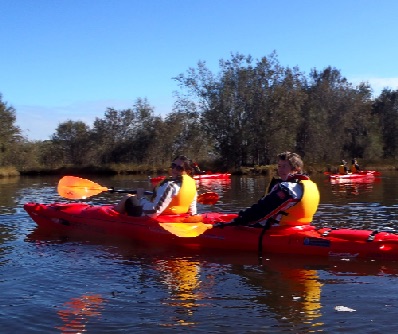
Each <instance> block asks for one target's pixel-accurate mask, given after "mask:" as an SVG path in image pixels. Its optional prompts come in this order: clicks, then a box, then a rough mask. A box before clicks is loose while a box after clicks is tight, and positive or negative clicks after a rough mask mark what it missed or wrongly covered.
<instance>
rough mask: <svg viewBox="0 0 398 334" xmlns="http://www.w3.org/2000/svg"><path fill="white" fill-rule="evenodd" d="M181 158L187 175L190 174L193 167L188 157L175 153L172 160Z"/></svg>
mask: <svg viewBox="0 0 398 334" xmlns="http://www.w3.org/2000/svg"><path fill="white" fill-rule="evenodd" d="M177 159H178V160H181V161H182V162H183V163H184V164H183V167H184V171H185V172H186V173H187V174H188V175H192V174H193V167H192V160H191V159H188V158H187V157H186V156H185V155H177V156H176V157H175V158H174V159H173V161H175V160H177Z"/></svg>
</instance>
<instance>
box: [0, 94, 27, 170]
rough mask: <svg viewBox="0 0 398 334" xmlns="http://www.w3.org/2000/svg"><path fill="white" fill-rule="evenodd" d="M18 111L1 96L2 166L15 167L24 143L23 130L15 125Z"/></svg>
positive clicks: (0, 132) (0, 137) (0, 155)
mask: <svg viewBox="0 0 398 334" xmlns="http://www.w3.org/2000/svg"><path fill="white" fill-rule="evenodd" d="M15 122H16V111H15V109H14V108H13V107H12V106H8V105H7V102H4V101H3V96H2V95H1V94H0V124H1V126H0V166H13V165H15V157H16V156H18V152H19V145H20V144H21V143H22V142H23V137H22V136H21V129H20V128H19V127H18V126H16V125H15Z"/></svg>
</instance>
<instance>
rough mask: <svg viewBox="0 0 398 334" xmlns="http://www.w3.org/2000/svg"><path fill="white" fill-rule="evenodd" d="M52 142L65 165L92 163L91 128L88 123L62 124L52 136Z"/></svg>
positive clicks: (70, 122)
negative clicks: (90, 154) (90, 156)
mask: <svg viewBox="0 0 398 334" xmlns="http://www.w3.org/2000/svg"><path fill="white" fill-rule="evenodd" d="M51 141H52V144H53V147H54V149H55V150H56V151H58V154H59V155H60V158H61V159H62V164H63V165H66V164H73V165H84V164H88V163H90V161H89V159H88V157H89V150H90V149H91V142H90V127H89V126H88V125H87V124H86V123H84V122H82V121H72V120H68V121H66V122H63V123H60V124H59V125H58V127H57V129H56V130H55V133H54V134H53V135H52V136H51Z"/></svg>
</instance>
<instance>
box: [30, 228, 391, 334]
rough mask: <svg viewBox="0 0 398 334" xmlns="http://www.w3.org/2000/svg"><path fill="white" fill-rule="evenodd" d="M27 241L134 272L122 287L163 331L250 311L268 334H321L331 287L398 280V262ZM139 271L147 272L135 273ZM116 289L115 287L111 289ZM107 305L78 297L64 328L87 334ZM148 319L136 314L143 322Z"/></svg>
mask: <svg viewBox="0 0 398 334" xmlns="http://www.w3.org/2000/svg"><path fill="white" fill-rule="evenodd" d="M28 240H29V241H30V242H34V243H36V245H39V244H41V245H48V246H50V245H51V244H52V243H54V244H57V245H62V244H65V245H68V244H73V245H74V247H79V244H80V245H81V247H83V248H84V247H86V246H87V245H92V246H94V247H95V248H93V247H90V248H91V254H90V256H92V257H93V259H92V261H90V263H91V264H92V266H93V268H92V270H93V271H94V272H98V269H96V267H98V266H99V267H100V268H101V267H103V266H104V265H105V264H106V263H108V265H112V264H115V263H117V264H118V265H117V266H114V267H113V268H114V270H116V272H115V277H120V276H122V273H125V272H126V268H127V267H128V273H129V274H128V275H123V277H124V279H123V280H122V284H124V285H131V284H133V285H134V291H136V292H135V293H136V294H137V293H138V294H139V295H140V305H141V307H142V308H145V309H147V308H148V307H150V308H153V312H156V311H158V312H159V313H157V315H156V316H155V318H156V319H157V320H156V321H157V323H158V324H159V326H161V327H170V328H173V329H176V328H178V327H185V326H187V327H189V328H191V329H192V328H198V329H199V328H201V327H200V326H203V321H204V318H203V315H204V314H205V315H209V314H217V316H216V318H217V319H219V321H222V319H228V323H229V324H228V326H229V327H228V328H234V327H235V326H236V328H239V326H241V325H242V323H245V321H247V318H245V319H246V320H245V319H243V318H240V316H239V314H240V313H241V311H242V310H247V312H249V313H250V312H254V313H255V317H254V318H253V321H254V322H255V323H256V324H257V326H260V323H259V319H262V320H261V326H262V328H264V330H266V329H272V328H279V329H280V330H281V331H294V332H297V333H303V332H308V331H322V330H324V329H325V326H326V325H325V322H327V321H329V322H330V320H327V319H328V318H327V316H326V315H325V310H324V306H325V305H328V299H327V298H326V299H325V297H324V291H323V289H324V288H325V286H329V290H330V286H333V285H343V284H352V282H353V281H354V282H357V283H358V282H360V279H359V277H362V276H363V277H372V276H373V277H374V276H382V277H390V278H392V277H398V263H394V262H388V263H382V262H377V261H354V260H344V259H339V260H337V259H336V260H333V259H325V258H315V257H298V256H294V255H291V256H275V255H272V256H268V255H269V254H265V260H264V261H263V262H262V264H260V265H259V264H258V259H257V258H256V255H255V254H245V253H230V252H228V251H227V250H225V251H220V250H218V251H217V252H214V251H210V250H209V251H206V250H203V251H201V252H197V251H193V250H187V249H183V250H181V249H176V248H173V247H162V248H154V247H149V246H148V245H144V244H143V245H137V244H132V243H127V242H119V241H116V240H110V239H108V240H104V241H103V242H100V241H99V240H91V241H90V242H88V241H87V240H86V239H84V238H83V239H79V238H77V237H73V238H72V237H68V238H61V237H59V236H51V235H49V234H48V233H46V231H43V232H41V230H40V229H39V228H37V229H35V231H34V232H33V233H32V234H30V235H29V238H28ZM66 249H68V248H66ZM58 251H61V252H62V248H59V247H58ZM122 267H126V268H125V269H123V268H122ZM137 268H141V269H140V270H137V271H135V270H136V269H137ZM133 272H134V275H133ZM55 279H57V278H56V277H55ZM80 279H81V280H82V281H83V282H87V280H88V279H90V277H85V276H84V275H81V276H80ZM132 280H133V281H132ZM376 282H377V281H376ZM116 283H117V282H113V283H112V289H115V288H114V287H113V286H114V285H115V284H116ZM357 283H356V284H357ZM368 284H370V282H369V283H368ZM116 286H117V285H116ZM118 290H121V288H120V287H118ZM332 290H334V289H333V288H332ZM122 291H123V290H122ZM122 291H121V292H118V293H117V295H118V296H117V297H116V299H114V300H113V302H112V303H113V304H117V303H118V302H119V303H123V304H124V303H128V299H129V298H131V296H130V295H125V296H124V297H123V292H122ZM146 293H148V294H149V295H145V294H146ZM329 293H330V292H329ZM124 294H125V293H124ZM119 295H120V297H119ZM159 301H160V303H159ZM105 303H106V301H105V298H104V297H102V294H100V293H98V292H94V293H90V294H87V293H85V294H84V295H82V296H81V297H78V298H72V299H71V300H69V301H67V302H66V303H65V304H63V306H62V310H61V311H59V312H58V315H59V316H60V317H61V319H62V320H63V322H64V324H63V326H62V327H59V329H61V330H63V331H64V332H72V333H78V332H79V330H80V332H83V331H84V329H85V328H86V326H87V324H88V323H90V324H91V322H93V321H96V320H95V319H96V318H98V317H99V316H100V314H101V312H102V311H103V310H104V304H105ZM329 303H330V301H329ZM354 303H355V302H354V301H353V300H352V298H346V300H344V301H343V302H342V301H341V300H340V302H339V303H338V304H336V305H332V306H333V307H338V308H337V309H336V310H337V311H344V310H346V309H355V308H356V306H355V305H354ZM159 304H160V305H159ZM328 307H329V308H330V307H331V306H330V305H328ZM134 310H135V312H140V310H138V309H137V310H136V309H134ZM239 310H241V311H239ZM248 310H251V311H248ZM143 314H144V315H145V314H146V313H145V312H143ZM247 315H248V314H246V316H247ZM126 316H127V317H131V316H132V314H131V313H130V314H129V315H126ZM142 316H143V315H142V314H138V315H137V314H136V317H138V319H139V320H140V319H141V317H142ZM249 316H250V315H249ZM205 319H209V318H205ZM206 321H208V320H206ZM223 323H224V324H225V322H223ZM240 328H241V327H240ZM257 328H258V327H257ZM206 332H208V331H206Z"/></svg>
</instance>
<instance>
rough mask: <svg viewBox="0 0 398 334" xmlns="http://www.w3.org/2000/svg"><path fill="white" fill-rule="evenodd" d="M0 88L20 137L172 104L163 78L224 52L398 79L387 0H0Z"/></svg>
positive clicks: (354, 78) (374, 80) (213, 62)
mask: <svg viewBox="0 0 398 334" xmlns="http://www.w3.org/2000/svg"><path fill="white" fill-rule="evenodd" d="M0 5H1V7H0V8H1V14H2V15H1V20H0V40H1V44H2V46H1V49H2V51H1V57H0V94H2V96H3V98H2V99H3V102H6V103H7V104H8V105H9V106H13V107H14V108H15V109H16V116H17V125H18V126H20V128H21V129H22V131H23V134H24V135H25V136H27V138H28V139H30V140H44V139H49V137H50V136H51V135H52V134H53V133H54V132H55V129H56V128H57V126H58V124H59V123H61V122H64V121H67V120H69V119H71V120H74V121H78V120H81V121H84V122H86V123H87V124H88V125H89V126H92V122H93V120H94V119H95V117H100V118H102V117H103V116H104V112H105V110H106V108H107V107H112V108H115V109H118V110H119V109H125V108H129V107H131V106H132V105H133V103H134V101H135V100H136V99H137V98H139V97H140V98H147V99H148V101H149V104H150V105H152V106H153V107H154V108H155V114H156V115H165V114H167V113H169V112H171V108H172V105H173V101H174V98H173V91H175V90H177V89H178V87H177V85H176V83H175V81H174V80H173V79H172V78H173V77H175V76H177V75H178V74H180V73H185V72H186V71H187V70H188V69H189V68H190V67H194V68H195V67H196V66H197V63H198V61H199V60H203V61H206V63H207V66H208V67H209V68H210V69H211V70H212V72H213V73H218V70H219V67H218V62H219V60H220V59H230V58H231V53H237V52H238V53H241V54H244V55H251V56H253V57H254V58H255V59H260V58H261V57H263V56H268V55H270V54H271V53H272V52H273V51H276V53H277V55H278V60H279V62H280V64H281V65H282V66H290V67H293V66H298V67H299V69H300V70H301V71H302V72H304V73H306V74H308V73H309V72H310V70H311V69H312V68H317V69H318V70H322V69H324V68H325V67H327V66H329V65H330V66H332V67H335V68H337V69H338V70H340V71H341V74H342V75H343V76H345V77H346V78H347V79H348V80H349V81H350V82H352V83H353V84H357V83H359V82H360V81H366V82H369V84H370V85H371V87H372V88H373V90H374V93H375V94H379V93H380V91H381V89H382V88H383V87H389V88H391V89H394V90H395V89H398V66H397V59H398V43H397V42H396V36H397V31H398V24H397V21H396V20H397V18H396V15H397V13H398V1H396V0H379V1H376V0H333V1H319V0H318V1H316V0H311V1H310V0H300V1H297V0H274V1H270V0H239V1H238V0H196V1H193V0H0Z"/></svg>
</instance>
